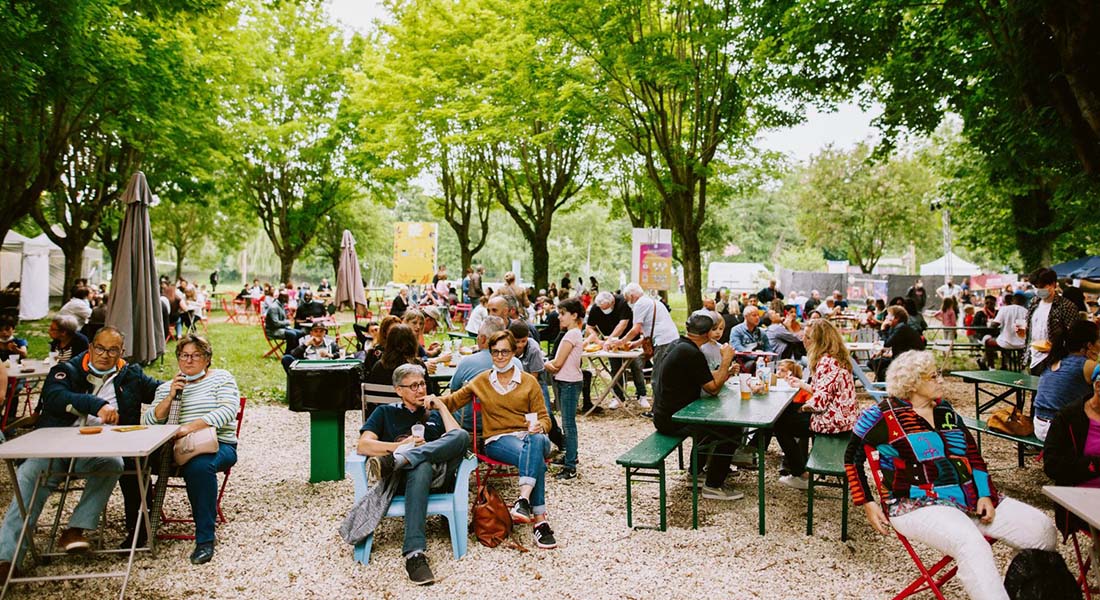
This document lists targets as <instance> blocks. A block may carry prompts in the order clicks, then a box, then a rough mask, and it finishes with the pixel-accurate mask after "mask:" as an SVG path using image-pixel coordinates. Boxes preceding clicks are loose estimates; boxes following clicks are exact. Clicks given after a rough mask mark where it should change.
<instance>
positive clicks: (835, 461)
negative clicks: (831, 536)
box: [806, 435, 851, 541]
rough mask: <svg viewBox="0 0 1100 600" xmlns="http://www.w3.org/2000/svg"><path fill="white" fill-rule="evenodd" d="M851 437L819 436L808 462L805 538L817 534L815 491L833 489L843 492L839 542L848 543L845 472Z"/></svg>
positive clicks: (846, 481)
mask: <svg viewBox="0 0 1100 600" xmlns="http://www.w3.org/2000/svg"><path fill="white" fill-rule="evenodd" d="M850 439H851V438H850V437H849V436H846V435H845V436H842V435H818V436H815V437H814V445H813V448H812V449H811V450H810V456H809V458H808V459H807V460H806V472H807V473H809V474H810V480H809V487H808V488H807V489H806V535H813V534H814V488H815V487H817V486H821V487H831V488H837V489H839V490H840V494H841V495H840V539H841V541H848V478H847V476H846V475H845V472H844V452H845V450H847V448H848V441H849V440H850Z"/></svg>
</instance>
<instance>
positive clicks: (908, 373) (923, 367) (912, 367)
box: [886, 350, 939, 399]
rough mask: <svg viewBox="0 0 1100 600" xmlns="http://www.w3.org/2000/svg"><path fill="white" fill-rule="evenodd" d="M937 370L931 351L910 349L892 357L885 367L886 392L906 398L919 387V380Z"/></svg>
mask: <svg viewBox="0 0 1100 600" xmlns="http://www.w3.org/2000/svg"><path fill="white" fill-rule="evenodd" d="M938 372H939V367H938V366H937V365H936V357H935V356H933V355H932V353H931V352H928V351H923V350H910V351H908V352H904V353H902V354H900V355H898V356H897V357H896V358H894V360H893V361H891V362H890V367H889V368H887V369H886V393H887V394H890V395H891V396H893V397H895V398H902V399H908V398H909V397H910V396H911V395H912V394H913V391H914V390H916V389H917V388H918V387H920V384H921V380H922V379H924V378H926V377H927V376H929V375H935V374H936V373H938Z"/></svg>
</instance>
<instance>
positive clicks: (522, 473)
mask: <svg viewBox="0 0 1100 600" xmlns="http://www.w3.org/2000/svg"><path fill="white" fill-rule="evenodd" d="M485 455H486V456H488V457H489V458H491V459H493V460H498V461H500V462H502V463H505V464H509V465H515V466H517V467H519V484H520V485H530V486H534V489H533V490H531V497H530V498H529V500H530V502H531V510H532V512H534V513H535V514H536V515H541V514H545V513H546V457H547V456H550V438H548V437H546V434H543V433H536V434H530V433H527V434H524V435H523V436H522V437H517V436H515V435H510V434H509V435H505V436H501V437H499V438H497V439H496V440H494V441H492V442H490V443H488V444H486V445H485Z"/></svg>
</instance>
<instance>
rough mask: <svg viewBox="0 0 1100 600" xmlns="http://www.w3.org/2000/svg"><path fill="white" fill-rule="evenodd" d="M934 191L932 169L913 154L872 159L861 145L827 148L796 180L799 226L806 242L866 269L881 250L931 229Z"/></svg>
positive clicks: (897, 246) (922, 235)
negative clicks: (847, 149)
mask: <svg viewBox="0 0 1100 600" xmlns="http://www.w3.org/2000/svg"><path fill="white" fill-rule="evenodd" d="M934 192H935V179H934V177H933V175H932V173H931V172H930V171H928V169H926V168H925V167H924V166H923V165H922V164H921V163H920V162H919V161H918V160H917V159H915V158H908V157H892V158H890V159H888V160H881V161H876V160H873V159H872V158H871V151H870V148H869V147H868V146H867V145H865V144H861V145H859V146H857V147H856V148H855V149H853V150H852V151H843V150H837V149H835V148H832V147H829V148H826V149H825V150H823V151H821V153H820V154H818V155H816V156H814V157H813V159H811V160H810V163H809V164H808V165H807V166H806V168H805V170H804V171H803V173H802V174H801V177H800V181H799V182H798V192H797V193H796V195H795V197H796V198H797V203H798V206H799V207H800V212H799V215H798V226H799V230H800V231H801V233H802V234H803V235H804V236H805V237H806V240H807V241H808V242H809V243H811V244H816V245H818V246H819V247H823V248H826V249H832V250H840V251H842V252H844V253H845V254H847V256H848V260H850V261H851V262H853V263H854V264H856V265H858V266H859V268H860V270H861V271H862V272H864V273H870V272H871V271H872V270H874V268H875V265H876V264H878V261H879V259H880V258H882V256H883V253H884V252H886V251H887V250H895V251H900V250H901V249H903V248H905V247H906V245H908V244H909V242H910V241H912V240H915V239H918V238H919V239H922V240H924V239H927V238H928V237H929V235H932V234H934V233H935V232H936V231H937V228H936V226H935V223H934V221H933V220H932V218H933V215H932V213H931V211H930V210H929V206H930V201H931V199H932V198H931V196H932V195H933V194H934Z"/></svg>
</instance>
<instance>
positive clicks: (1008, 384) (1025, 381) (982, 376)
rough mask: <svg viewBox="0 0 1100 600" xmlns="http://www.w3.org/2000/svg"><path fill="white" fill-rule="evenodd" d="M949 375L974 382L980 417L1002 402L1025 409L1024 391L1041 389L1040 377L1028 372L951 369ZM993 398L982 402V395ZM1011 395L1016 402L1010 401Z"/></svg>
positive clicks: (966, 381) (975, 398)
mask: <svg viewBox="0 0 1100 600" xmlns="http://www.w3.org/2000/svg"><path fill="white" fill-rule="evenodd" d="M948 374H949V375H954V376H956V377H960V378H962V380H963V382H965V383H973V384H974V411H975V412H974V416H975V417H978V418H979V419H980V418H981V416H982V413H983V412H985V411H987V410H989V409H990V408H992V407H994V406H996V405H997V404H998V403H1001V402H1008V403H1009V404H1015V406H1016V408H1017V409H1019V410H1021V411H1022V410H1023V409H1024V402H1025V399H1024V392H1031V393H1033V394H1034V393H1035V391H1036V390H1038V389H1039V378H1038V377H1035V376H1033V375H1029V374H1027V373H1017V372H1016V371H1002V370H999V369H998V370H992V371H951V372H950V373H948ZM985 386H1000V387H1004V388H1007V389H1006V390H1004V391H998V390H995V389H989V388H988V387H985ZM983 395H984V396H989V397H990V398H991V399H990V400H989V401H987V402H986V403H985V404H982V396H983ZM1009 396H1014V397H1015V400H1016V401H1015V402H1014V403H1013V402H1011V401H1009V399H1008V398H1009Z"/></svg>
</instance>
